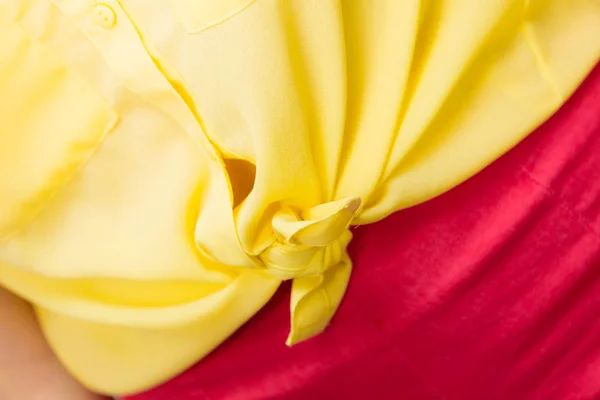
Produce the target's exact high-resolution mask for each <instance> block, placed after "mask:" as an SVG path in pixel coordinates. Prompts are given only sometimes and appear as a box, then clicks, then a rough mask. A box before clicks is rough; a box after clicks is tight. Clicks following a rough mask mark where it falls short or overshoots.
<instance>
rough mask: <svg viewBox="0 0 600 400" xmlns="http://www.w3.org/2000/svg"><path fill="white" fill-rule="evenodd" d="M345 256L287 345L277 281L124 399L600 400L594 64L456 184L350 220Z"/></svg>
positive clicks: (599, 106) (598, 132)
mask: <svg viewBox="0 0 600 400" xmlns="http://www.w3.org/2000/svg"><path fill="white" fill-rule="evenodd" d="M482 134H485V132H482ZM351 253H352V258H353V260H354V265H355V268H354V272H353V276H352V280H351V284H350V287H349V289H348V292H347V294H346V297H345V299H344V301H343V303H342V306H341V308H340V309H339V311H338V313H337V316H336V317H335V319H334V321H333V323H332V325H331V326H330V327H329V328H328V329H327V330H326V332H325V333H323V334H322V335H320V336H318V337H316V338H314V339H311V340H310V341H308V342H306V343H303V344H300V345H297V346H295V347H293V348H287V347H286V346H285V345H284V341H285V337H286V335H287V330H288V322H289V310H288V304H289V303H288V296H289V294H288V291H289V288H288V287H287V286H286V287H285V288H283V289H282V290H280V291H279V292H278V294H277V295H276V296H275V298H274V299H273V300H272V301H271V302H270V303H269V305H268V306H267V307H266V308H265V309H264V310H262V311H261V312H260V313H259V314H258V315H257V316H256V317H255V318H254V319H253V320H252V321H250V322H249V323H248V324H247V325H245V326H244V327H243V328H242V329H241V330H240V331H239V332H238V333H237V334H236V335H235V336H234V337H232V338H231V339H230V340H229V341H228V342H226V343H225V344H224V345H222V346H221V347H220V348H219V349H217V350H216V351H215V352H214V353H213V354H212V355H210V356H209V357H208V358H206V359H204V360H203V361H201V362H200V363H198V365H196V366H194V367H193V368H191V369H190V370H189V371H187V372H185V373H184V374H182V375H181V376H179V377H177V378H175V379H173V380H172V381H170V382H168V383H166V384H164V385H162V386H160V387H158V388H156V389H153V390H151V391H149V392H147V393H144V394H140V395H138V396H133V397H130V399H135V400H188V399H194V400H197V399H228V400H242V399H243V400H250V399H289V400H295V399H298V400H300V399H302V400H305V399H311V400H312V399H317V400H318V399H456V400H470V399H477V400H479V399H484V400H493V399H502V400H506V399H509V400H519V399H527V400H529V399H540V400H555V399H556V400H568V399H600V318H599V317H600V67H597V68H596V69H595V71H593V73H592V74H591V75H590V77H589V78H588V79H587V81H586V82H585V83H584V84H583V85H582V86H581V87H580V89H579V90H578V91H577V92H576V94H575V95H574V96H573V97H572V98H571V100H570V101H569V102H568V103H567V104H566V105H565V106H564V107H563V108H562V109H561V110H560V111H559V112H558V113H556V115H554V116H553V117H552V118H551V119H550V120H549V121H548V122H547V123H546V124H545V125H543V126H542V127H541V128H539V129H538V130H537V131H536V132H535V133H533V134H532V135H531V136H529V137H528V138H527V139H526V140H525V141H524V142H523V143H521V144H520V145H519V146H517V147H516V148H515V149H513V150H512V151H511V152H509V153H508V154H506V155H505V156H504V157H503V158H501V159H500V160H498V161H497V162H495V163H494V164H493V165H491V166H490V167H489V168H487V169H486V170H484V171H483V172H481V173H480V174H478V175H477V176H475V177H474V178H472V179H471V180H469V181H468V182H466V183H464V184H463V185H461V186H459V187H457V188H456V189H454V190H452V191H450V192H449V193H446V194H445V195H443V196H440V197H438V198H436V199H434V200H432V201H430V202H427V203H425V204H422V205H420V206H418V207H414V208H412V209H409V210H405V211H402V212H398V213H396V214H394V215H392V216H390V217H389V218H387V219H386V220H384V221H382V222H379V223H377V224H374V225H370V226H364V227H361V228H359V229H356V230H355V238H354V240H353V243H352V247H351Z"/></svg>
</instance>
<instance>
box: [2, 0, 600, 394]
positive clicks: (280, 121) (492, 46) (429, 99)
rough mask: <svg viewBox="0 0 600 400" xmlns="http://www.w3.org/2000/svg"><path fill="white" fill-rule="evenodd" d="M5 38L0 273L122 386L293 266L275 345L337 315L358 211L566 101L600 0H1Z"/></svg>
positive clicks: (431, 178) (94, 379)
mask: <svg viewBox="0 0 600 400" xmlns="http://www.w3.org/2000/svg"><path fill="white" fill-rule="evenodd" d="M107 15H108V16H110V21H109V22H110V23H107V20H106V18H107ZM0 38H2V40H0V284H1V285H3V286H5V287H7V288H8V289H10V290H11V291H13V292H14V293H16V294H18V295H19V296H22V297H23V298H25V299H27V300H28V301H30V302H31V303H32V304H33V305H34V306H35V308H36V310H37V313H38V315H39V318H40V322H41V325H42V328H43V330H44V333H45V335H46V336H47V338H48V340H49V342H50V344H51V345H52V347H53V348H54V350H55V352H56V354H57V355H58V356H59V357H60V359H61V360H62V362H63V363H64V364H65V366H66V367H67V368H68V369H69V370H70V371H71V372H72V373H73V374H74V375H75V376H76V377H77V378H78V379H80V380H81V381H82V382H84V383H85V384H86V385H88V386H89V387H92V388H94V389H96V390H99V391H102V392H107V393H113V394H123V393H132V392H136V391H140V390H143V389H147V388H149V387H151V386H153V385H156V384H158V383H160V382H163V381H165V380H167V379H169V378H170V377H172V376H174V375H176V374H178V373H179V372H181V371H183V370H184V369H185V368H187V367H189V366H190V365H191V364H193V363H195V362H197V361H198V360H200V359H201V358H202V357H204V356H205V355H206V354H208V353H209V352H210V351H211V350H213V349H214V348H215V347H216V346H218V345H219V344H220V343H222V342H223V341H224V340H225V339H226V338H227V337H228V336H229V335H231V334H232V333H233V332H234V331H235V330H237V329H238V328H239V327H240V326H242V325H243V324H244V323H245V321H247V320H248V319H249V318H251V317H252V315H254V314H255V313H256V312H258V311H259V310H260V308H262V307H263V305H264V304H265V303H266V302H267V301H268V300H269V298H270V297H271V296H272V294H273V293H274V292H275V291H276V289H277V287H278V286H279V285H280V283H281V282H282V281H284V280H292V281H293V282H292V295H291V304H290V310H291V330H290V335H289V337H288V340H287V343H288V344H289V345H292V344H295V343H298V342H300V341H302V340H305V339H308V338H310V337H312V336H314V335H315V334H317V333H319V332H321V331H322V330H323V329H325V328H326V327H327V325H328V324H329V323H335V319H333V320H332V318H333V317H334V314H335V312H336V310H337V308H338V306H339V305H340V303H341V301H342V298H343V296H344V293H345V290H346V287H347V285H348V282H349V279H351V270H352V265H351V260H350V258H349V256H348V253H347V251H346V249H347V246H348V244H349V243H350V241H351V238H352V234H351V227H352V225H357V224H365V223H371V222H374V221H377V220H380V219H382V218H385V217H386V216H387V215H389V214H391V213H393V212H394V211H397V210H400V209H402V208H406V207H409V206H412V205H414V204H417V203H420V202H423V201H426V200H428V199H430V198H432V197H434V196H436V195H438V194H440V193H442V192H444V191H446V190H448V189H450V188H451V187H453V186H455V185H457V184H459V183H461V182H462V181H464V180H465V179H467V178H469V177H470V176H472V175H473V174H475V173H477V172H478V171H479V170H481V169H482V168H484V167H485V166H486V165H488V164H489V163H491V162H492V161H493V160H494V159H495V158H497V157H498V156H500V155H501V154H503V153H504V152H506V151H507V150H509V149H510V148H511V147H512V146H514V145H515V144H516V143H518V142H519V141H520V140H521V139H522V138H524V137H525V136H526V135H527V134H528V133H529V132H531V131H532V130H533V129H535V127H536V126H538V125H539V124H540V123H542V122H543V121H544V120H545V119H546V118H548V117H549V116H550V115H551V114H552V113H553V112H554V111H556V110H557V108H558V107H560V105H561V104H563V103H564V101H566V99H567V98H568V96H569V95H570V94H571V93H572V92H573V91H574V90H575V88H576V87H577V86H578V85H579V83H580V82H581V81H582V80H583V79H584V78H585V76H586V74H587V73H588V72H589V71H590V69H591V68H592V67H593V66H594V65H595V64H596V62H597V61H598V59H599V57H600V6H599V5H598V2H597V1H595V0H573V1H570V2H566V1H564V0H532V1H527V2H525V1H521V0H490V1H480V0H452V1H450V0H442V1H432V0H422V1H418V0H413V1H396V0H342V1H334V0H289V1H280V0H228V1H220V0H219V1H218V0H202V1H184V0H144V1H134V0H104V1H103V2H102V4H101V5H99V4H97V3H96V2H94V1H92V0H0ZM374 290H376V288H374Z"/></svg>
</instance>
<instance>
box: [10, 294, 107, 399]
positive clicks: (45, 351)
mask: <svg viewBox="0 0 600 400" xmlns="http://www.w3.org/2000/svg"><path fill="white" fill-rule="evenodd" d="M0 355H1V356H0V399H3V400H25V399H27V400H108V399H109V398H108V397H104V396H100V395H97V394H94V393H91V392H90V391H88V390H87V389H85V388H84V387H83V386H81V385H80V384H79V383H77V382H76V381H75V380H74V379H73V378H72V377H71V376H70V375H69V374H68V372H67V371H66V370H65V369H64V368H63V367H62V365H61V364H60V362H59V361H58V359H57V358H56V357H55V355H54V354H53V352H52V350H51V349H50V347H49V346H48V344H47V343H46V341H45V340H44V337H43V336H42V333H41V331H40V328H39V326H38V323H37V320H36V317H35V314H34V312H33V309H32V308H31V306H30V305H29V304H27V303H26V302H24V301H23V300H21V299H19V298H17V297H15V296H14V295H12V294H11V293H9V292H8V291H6V290H5V289H3V288H2V287H0Z"/></svg>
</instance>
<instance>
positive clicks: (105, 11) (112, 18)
mask: <svg viewBox="0 0 600 400" xmlns="http://www.w3.org/2000/svg"><path fill="white" fill-rule="evenodd" d="M94 19H95V20H96V23H97V24H98V25H100V26H101V27H103V28H107V29H108V28H112V27H113V26H115V23H116V22H117V14H116V13H115V10H113V9H112V8H111V7H110V6H108V5H106V4H97V5H96V6H94Z"/></svg>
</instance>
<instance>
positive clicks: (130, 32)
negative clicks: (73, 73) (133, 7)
mask: <svg viewBox="0 0 600 400" xmlns="http://www.w3.org/2000/svg"><path fill="white" fill-rule="evenodd" d="M54 3H55V4H56V6H57V7H58V8H59V9H60V10H61V11H62V12H63V13H64V14H65V15H66V16H67V17H69V18H70V19H71V20H72V21H73V22H74V23H75V25H77V27H78V28H79V29H81V31H82V32H83V34H84V35H85V36H86V37H87V38H88V40H90V41H91V42H92V43H93V44H94V46H95V47H96V48H97V49H98V51H99V52H100V54H101V55H102V58H103V59H104V60H105V62H106V63H107V64H108V66H109V67H110V69H111V70H112V71H113V72H114V73H115V75H116V76H117V77H119V79H120V80H121V81H122V82H123V84H124V86H125V87H127V89H129V90H130V91H131V92H133V93H135V94H137V95H139V96H140V97H142V98H143V99H144V100H145V101H147V102H149V103H150V104H152V105H153V106H155V107H157V108H158V109H160V110H161V111H163V112H164V113H165V114H167V115H169V116H170V117H171V118H172V119H173V120H175V121H177V122H178V123H179V124H180V125H181V126H182V127H183V128H184V129H185V131H186V132H187V133H188V134H190V135H192V136H195V137H200V138H201V140H202V142H204V143H206V142H205V141H206V139H205V138H204V134H203V132H202V130H201V128H200V126H199V125H198V122H197V121H196V118H195V116H194V114H193V113H192V111H191V110H190V109H189V108H188V106H187V104H185V102H184V101H183V99H182V98H181V97H180V95H179V94H178V93H177V92H176V91H175V89H174V88H173V87H172V85H171V83H170V82H169V80H168V79H167V77H166V76H165V75H164V74H163V72H162V71H161V70H160V69H159V68H158V66H157V65H156V64H155V62H154V60H153V59H152V56H151V54H150V53H149V52H148V49H147V47H146V45H145V44H144V41H143V39H142V37H141V36H140V33H139V32H138V29H137V28H136V26H135V25H134V23H133V21H132V20H131V18H130V17H129V15H128V14H127V13H126V11H125V10H124V9H123V7H122V6H121V4H120V3H119V2H118V1H115V0H103V1H102V2H90V1H82V0H54Z"/></svg>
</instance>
